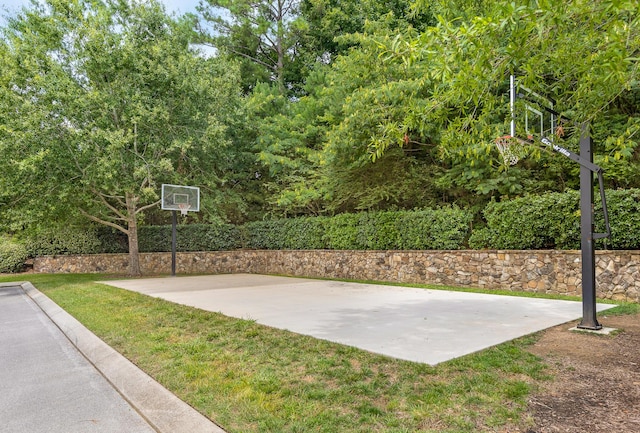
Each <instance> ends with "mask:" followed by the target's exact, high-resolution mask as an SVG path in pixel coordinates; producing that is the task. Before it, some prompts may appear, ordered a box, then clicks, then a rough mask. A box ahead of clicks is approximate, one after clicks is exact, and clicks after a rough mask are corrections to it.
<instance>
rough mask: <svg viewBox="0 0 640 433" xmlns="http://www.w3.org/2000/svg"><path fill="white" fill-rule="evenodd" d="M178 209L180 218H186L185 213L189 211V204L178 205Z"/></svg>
mask: <svg viewBox="0 0 640 433" xmlns="http://www.w3.org/2000/svg"><path fill="white" fill-rule="evenodd" d="M178 208H180V214H181V215H182V216H187V212H189V209H191V205H190V204H189V203H178Z"/></svg>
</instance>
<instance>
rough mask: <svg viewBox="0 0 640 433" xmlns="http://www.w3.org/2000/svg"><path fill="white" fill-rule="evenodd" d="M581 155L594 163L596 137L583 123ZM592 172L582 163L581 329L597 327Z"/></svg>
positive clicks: (598, 326)
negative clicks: (594, 138)
mask: <svg viewBox="0 0 640 433" xmlns="http://www.w3.org/2000/svg"><path fill="white" fill-rule="evenodd" d="M580 157H581V158H583V159H586V160H587V161H589V162H591V163H593V140H592V139H591V134H590V133H589V126H588V125H582V133H581V135H580ZM593 229H594V224H593V172H592V171H591V170H590V169H589V168H587V167H585V166H583V165H581V166H580V233H581V247H582V321H581V322H580V324H579V325H578V328H581V329H591V330H598V329H602V325H600V323H598V319H597V318H596V252H595V245H594V240H593Z"/></svg>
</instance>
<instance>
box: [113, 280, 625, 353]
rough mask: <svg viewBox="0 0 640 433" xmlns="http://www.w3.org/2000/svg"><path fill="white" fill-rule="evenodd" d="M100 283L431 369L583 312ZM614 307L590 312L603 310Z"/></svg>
mask: <svg viewBox="0 0 640 433" xmlns="http://www.w3.org/2000/svg"><path fill="white" fill-rule="evenodd" d="M104 283H105V284H109V285H112V286H116V287H120V288H123V289H127V290H131V291H135V292H139V293H143V294H145V295H149V296H153V297H157V298H162V299H165V300H167V301H171V302H175V303H178V304H183V305H188V306H191V307H196V308H200V309H203V310H207V311H212V312H219V313H222V314H224V315H226V316H230V317H236V318H239V319H246V320H255V321H256V322H257V323H260V324H263V325H266V326H271V327H275V328H279V329H284V330H288V331H291V332H295V333H299V334H304V335H309V336H312V337H315V338H319V339H324V340H329V341H333V342H337V343H341V344H345V345H349V346H354V347H358V348H360V349H364V350H367V351H370V352H374V353H379V354H383V355H387V356H391V357H394V358H399V359H404V360H409V361H415V362H421V363H426V364H431V365H435V364H438V363H440V362H443V361H447V360H450V359H453V358H457V357H459V356H463V355H466V354H469V353H473V352H476V351H479V350H482V349H486V348H488V347H491V346H494V345H496V344H500V343H503V342H505V341H509V340H512V339H514V338H518V337H522V336H524V335H528V334H531V333H534V332H537V331H540V330H543V329H546V328H549V327H552V326H556V325H560V324H563V323H566V322H570V321H574V320H577V319H579V318H580V317H581V315H582V305H581V303H580V302H574V301H558V300H549V299H532V298H522V297H513V296H499V295H487V294H475V293H464V292H452V291H443V290H426V289H417V288H408V287H397V286H385V285H373V284H359V283H346V282H339V281H324V280H312V279H303V278H289V277H278V276H267V275H251V274H235V275H211V276H194V277H178V278H150V279H135V280H118V281H105V282H104ZM613 306H614V305H603V304H598V306H597V307H598V310H599V311H602V310H605V309H607V308H611V307H613ZM570 326H571V325H567V329H568V328H569V327H570Z"/></svg>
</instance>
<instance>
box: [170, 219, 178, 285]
mask: <svg viewBox="0 0 640 433" xmlns="http://www.w3.org/2000/svg"><path fill="white" fill-rule="evenodd" d="M171 213H172V214H173V215H172V217H173V218H172V220H173V221H172V224H171V276H172V277H175V276H176V249H177V246H178V235H177V228H176V227H177V225H178V211H175V210H173V211H171Z"/></svg>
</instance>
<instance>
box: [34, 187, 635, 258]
mask: <svg viewBox="0 0 640 433" xmlns="http://www.w3.org/2000/svg"><path fill="white" fill-rule="evenodd" d="M595 201H596V202H599V195H598V194H596V197H595ZM607 204H608V209H609V219H610V222H611V230H612V238H611V239H608V240H601V241H598V247H599V248H602V247H606V248H612V249H630V250H632V249H640V218H638V215H639V214H640V189H629V190H615V191H613V190H611V191H607ZM595 215H596V228H597V230H598V231H603V230H604V224H603V222H602V211H601V208H600V206H599V203H598V204H596V209H595ZM483 216H484V219H485V221H486V226H485V227H481V228H476V229H475V230H474V231H473V232H472V233H470V226H471V222H472V220H473V215H472V214H471V213H470V211H467V210H463V209H459V208H458V207H455V206H453V207H447V208H442V209H423V210H416V211H397V212H391V211H382V212H362V213H357V214H341V215H336V216H334V217H303V218H289V219H278V220H266V221H256V222H252V223H248V224H245V225H243V226H233V225H230V224H219V225H205V224H194V225H179V226H178V239H177V240H178V250H179V251H222V250H234V249H238V248H250V249H294V250H295V249H341V250H389V249H398V250H453V249H461V248H465V247H467V246H469V247H471V248H474V249H482V248H491V249H516V250H526V249H579V248H580V208H579V194H578V192H577V191H568V192H565V193H548V194H542V195H539V196H534V195H531V196H525V197H521V198H518V199H515V200H510V201H503V202H491V203H489V204H488V205H487V206H486V207H485V209H484V211H483ZM22 242H23V243H24V246H25V247H26V251H27V254H28V256H30V257H33V256H41V255H57V254H96V253H120V252H127V250H128V247H127V239H126V236H124V235H123V234H122V233H120V232H118V231H115V230H112V229H109V228H104V227H97V228H69V227H68V228H64V229H62V230H49V231H41V232H37V233H34V234H32V235H30V236H28V237H27V238H26V239H23V240H22ZM139 247H140V251H142V252H161V251H171V226H170V225H167V226H142V227H140V229H139Z"/></svg>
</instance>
